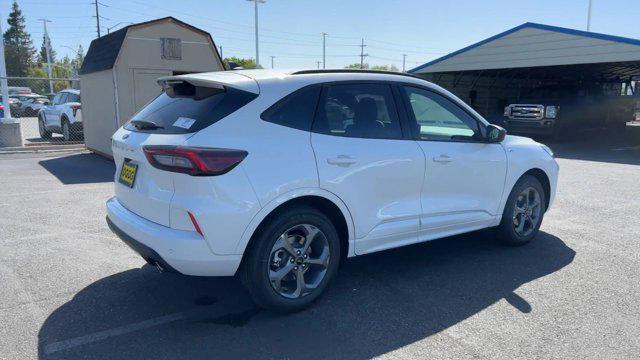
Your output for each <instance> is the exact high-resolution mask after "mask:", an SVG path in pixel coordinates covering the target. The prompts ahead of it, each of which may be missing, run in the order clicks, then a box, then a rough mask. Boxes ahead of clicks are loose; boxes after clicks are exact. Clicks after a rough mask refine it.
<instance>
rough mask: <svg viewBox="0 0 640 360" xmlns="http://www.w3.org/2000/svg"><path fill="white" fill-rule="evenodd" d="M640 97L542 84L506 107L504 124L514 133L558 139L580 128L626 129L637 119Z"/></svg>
mask: <svg viewBox="0 0 640 360" xmlns="http://www.w3.org/2000/svg"><path fill="white" fill-rule="evenodd" d="M637 99H638V98H637V97H633V96H622V95H616V94H612V93H611V92H609V93H605V92H603V91H601V88H599V87H591V88H580V87H571V86H545V87H538V88H535V89H533V90H531V91H529V92H527V93H525V95H524V96H522V97H520V99H519V100H518V101H517V102H515V103H512V104H509V105H507V106H506V107H505V108H504V125H505V127H506V128H507V129H508V130H509V131H510V132H511V133H516V134H525V135H548V136H553V137H554V138H556V139H560V138H563V137H565V136H567V135H568V134H569V133H571V132H574V131H576V130H580V129H589V128H608V129H614V130H617V129H624V128H625V126H626V123H627V122H629V121H632V120H633V118H634V112H635V107H636V102H637Z"/></svg>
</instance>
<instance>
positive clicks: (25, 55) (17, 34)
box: [3, 0, 36, 76]
mask: <svg viewBox="0 0 640 360" xmlns="http://www.w3.org/2000/svg"><path fill="white" fill-rule="evenodd" d="M7 23H8V24H9V28H8V29H7V31H5V33H4V34H3V40H4V56H5V61H6V66H7V74H8V75H9V76H26V75H27V73H28V71H29V68H30V67H31V66H33V63H34V60H35V55H36V50H35V48H34V47H33V42H32V41H31V35H29V33H28V32H27V30H26V27H25V19H24V16H23V15H22V11H21V10H20V8H19V7H18V3H17V2H16V1H15V0H14V1H13V5H12V6H11V13H9V18H8V19H7Z"/></svg>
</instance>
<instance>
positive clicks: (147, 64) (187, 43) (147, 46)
mask: <svg viewBox="0 0 640 360" xmlns="http://www.w3.org/2000/svg"><path fill="white" fill-rule="evenodd" d="M161 38H177V39H180V40H181V44H182V45H181V46H182V59H181V60H167V59H163V58H162V56H161V52H162V50H161V40H160V39H161ZM114 69H115V72H116V76H117V82H118V107H119V121H120V124H124V123H125V122H126V121H128V119H129V118H130V117H131V116H132V115H133V114H135V112H136V111H137V110H139V107H140V104H142V103H145V102H146V100H149V99H152V98H153V97H154V95H157V94H159V93H160V87H159V86H158V87H157V88H155V89H157V92H156V93H152V94H149V93H148V92H149V91H151V89H154V87H153V85H150V84H142V85H141V84H138V86H137V87H136V84H135V82H136V81H145V82H155V79H156V78H157V77H161V76H166V75H172V74H173V73H175V72H177V73H187V72H207V71H220V70H223V67H222V61H221V59H220V58H219V57H218V55H217V52H216V51H215V49H214V47H213V44H211V42H210V40H209V37H208V36H206V35H204V34H202V33H200V32H196V31H193V30H192V29H189V28H187V27H185V26H182V25H179V24H176V23H174V22H171V21H165V22H161V23H155V24H149V25H146V26H142V27H139V28H131V29H129V33H128V34H127V37H126V38H125V40H124V43H123V45H122V48H121V50H120V54H119V55H118V59H117V61H116V65H115V67H114ZM156 75H157V76H156ZM136 88H137V89H138V94H136ZM141 89H147V90H146V91H144V94H140V90H141ZM136 96H137V97H138V101H136ZM141 98H142V100H141ZM136 103H137V104H136Z"/></svg>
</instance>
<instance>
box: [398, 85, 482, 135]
mask: <svg viewBox="0 0 640 360" xmlns="http://www.w3.org/2000/svg"><path fill="white" fill-rule="evenodd" d="M396 84H397V86H398V91H399V93H400V96H401V97H402V104H403V106H404V108H405V112H406V113H407V120H408V121H410V122H411V121H415V122H417V120H416V118H415V114H414V113H413V109H412V108H411V103H410V102H409V98H408V96H407V94H406V92H405V91H404V90H403V89H401V87H405V86H406V87H413V88H417V89H421V90H424V91H428V92H431V93H434V94H436V95H440V96H442V97H443V98H445V99H446V100H449V101H450V102H451V103H452V104H453V105H454V106H456V107H457V108H458V109H460V110H462V111H464V112H465V113H466V114H467V115H469V116H470V117H471V118H472V119H473V120H475V121H476V124H478V130H480V136H481V137H482V139H477V140H475V139H469V140H463V139H449V140H443V139H437V140H436V139H422V138H420V133H419V132H417V133H414V134H412V140H416V141H431V142H455V143H474V144H478V143H479V144H482V143H488V141H487V140H486V133H487V125H485V123H484V122H482V120H480V119H478V117H477V116H475V115H474V114H473V113H471V112H469V111H468V110H467V109H465V108H464V107H462V106H460V104H458V102H457V101H455V100H454V99H452V98H451V97H450V96H448V95H447V94H445V93H443V92H441V91H438V90H437V89H432V88H429V87H427V86H423V85H419V84H414V83H407V82H397V83H396ZM410 128H415V127H413V126H411V127H410Z"/></svg>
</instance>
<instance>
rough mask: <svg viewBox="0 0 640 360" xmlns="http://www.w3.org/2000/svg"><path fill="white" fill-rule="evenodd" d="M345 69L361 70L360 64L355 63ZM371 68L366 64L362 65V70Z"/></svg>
mask: <svg viewBox="0 0 640 360" xmlns="http://www.w3.org/2000/svg"><path fill="white" fill-rule="evenodd" d="M344 68H345V69H360V63H353V64H349V65H347V66H345V67H344ZM368 68H369V64H367V63H364V64H363V65H362V69H364V70H366V69H368Z"/></svg>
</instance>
